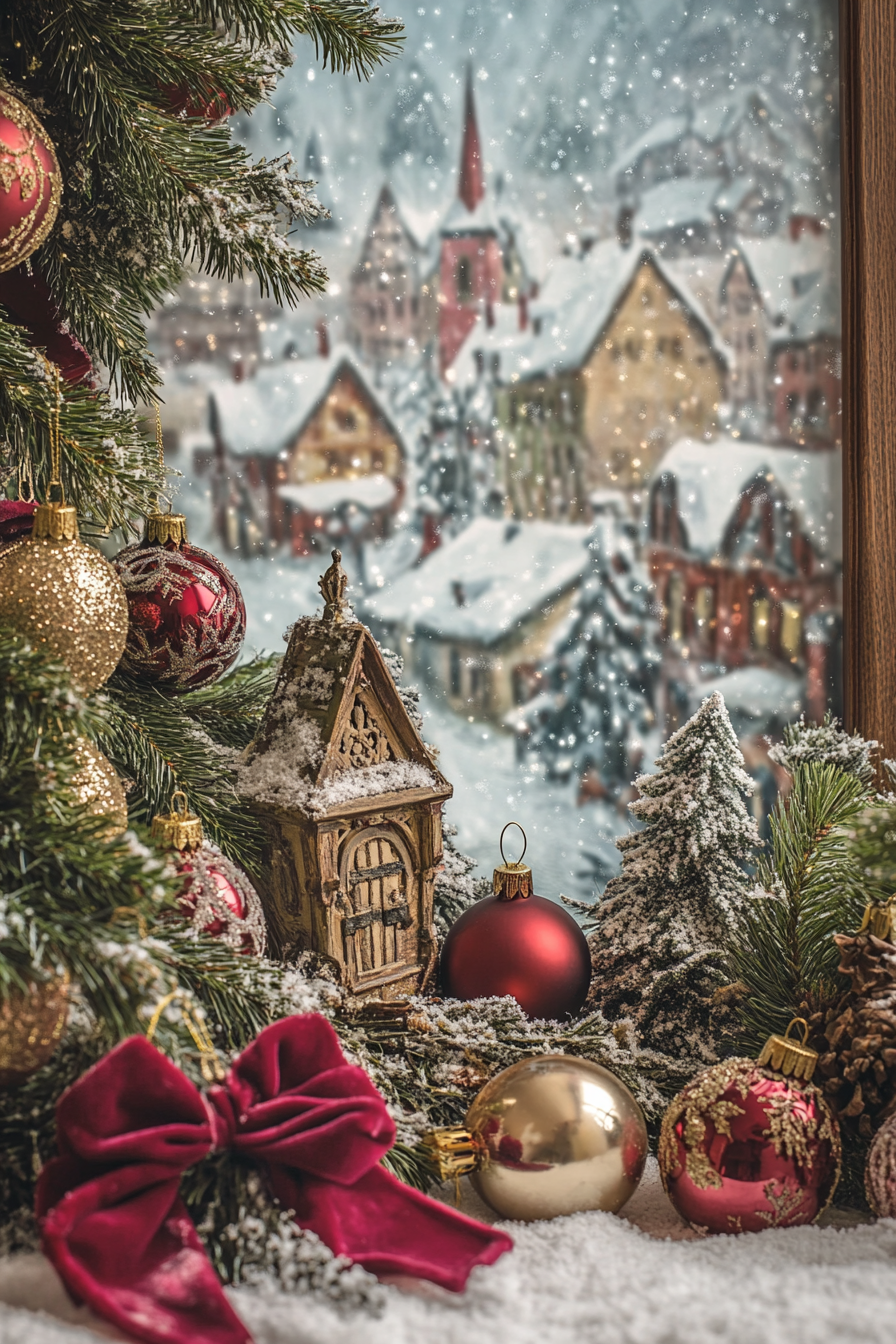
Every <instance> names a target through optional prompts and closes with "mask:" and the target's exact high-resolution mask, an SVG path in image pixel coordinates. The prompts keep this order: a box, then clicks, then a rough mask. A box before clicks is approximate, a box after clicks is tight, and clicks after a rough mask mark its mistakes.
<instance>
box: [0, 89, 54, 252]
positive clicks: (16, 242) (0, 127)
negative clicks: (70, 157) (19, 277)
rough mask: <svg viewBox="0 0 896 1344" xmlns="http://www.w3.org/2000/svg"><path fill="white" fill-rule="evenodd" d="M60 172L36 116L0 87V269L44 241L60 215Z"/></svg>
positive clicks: (51, 147) (34, 249)
mask: <svg viewBox="0 0 896 1344" xmlns="http://www.w3.org/2000/svg"><path fill="white" fill-rule="evenodd" d="M61 200H62V173H61V172H60V171H59V160H58V159H57V158H56V150H55V148H54V146H53V142H52V140H51V139H50V137H49V136H48V135H47V132H46V131H45V130H44V128H43V126H42V125H41V123H40V122H39V121H38V119H37V117H36V116H35V115H34V113H33V112H32V111H31V109H30V108H28V107H26V106H25V104H24V103H20V102H19V100H18V98H14V97H13V96H12V94H11V93H7V92H6V91H5V90H3V89H0V271H10V270H12V268H13V267H14V266H18V265H20V264H21V262H23V261H25V260H26V258H27V257H30V256H31V253H32V252H34V251H36V250H37V248H39V247H40V245H41V243H43V242H45V240H46V239H47V237H48V235H49V233H50V230H51V229H52V227H53V225H54V224H55V223H56V216H57V215H58V214H59V203H60V201H61Z"/></svg>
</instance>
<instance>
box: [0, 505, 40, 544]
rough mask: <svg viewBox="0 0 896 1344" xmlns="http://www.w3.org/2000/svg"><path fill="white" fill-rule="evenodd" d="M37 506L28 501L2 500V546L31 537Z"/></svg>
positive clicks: (0, 521) (0, 511)
mask: <svg viewBox="0 0 896 1344" xmlns="http://www.w3.org/2000/svg"><path fill="white" fill-rule="evenodd" d="M36 510H37V505H36V504H33V503H30V502H29V501H28V500H26V499H0V546H2V545H4V544H5V543H6V542H8V541H18V539H19V537H30V535H31V532H32V529H33V527H34V514H35V512H36Z"/></svg>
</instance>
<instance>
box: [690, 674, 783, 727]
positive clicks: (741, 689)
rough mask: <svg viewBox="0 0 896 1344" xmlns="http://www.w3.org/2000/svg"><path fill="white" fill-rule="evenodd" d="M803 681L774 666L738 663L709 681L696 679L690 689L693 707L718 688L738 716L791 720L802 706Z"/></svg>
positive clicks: (731, 709)
mask: <svg viewBox="0 0 896 1344" xmlns="http://www.w3.org/2000/svg"><path fill="white" fill-rule="evenodd" d="M805 689H806V688H805V683H804V682H803V679H802V677H799V676H796V675H794V673H792V672H783V671H781V670H779V669H777V668H773V667H738V668H736V669H735V670H734V671H733V672H725V673H723V674H722V675H721V676H718V677H713V678H712V679H711V680H710V681H701V682H698V683H697V684H696V685H695V686H694V688H693V690H692V693H691V701H692V704H693V705H694V707H695V708H696V707H697V706H698V705H699V703H700V701H702V700H704V699H705V698H706V696H708V695H712V694H713V693H714V692H715V691H718V692H719V693H720V694H721V696H722V698H723V699H724V701H725V704H726V706H727V708H728V710H729V712H731V713H733V714H735V713H736V714H737V715H738V716H739V717H743V716H747V717H749V718H755V719H762V720H765V721H768V720H770V719H775V718H777V719H781V720H788V721H789V720H791V719H795V718H798V717H799V715H800V713H801V712H802V710H803V697H804V694H805Z"/></svg>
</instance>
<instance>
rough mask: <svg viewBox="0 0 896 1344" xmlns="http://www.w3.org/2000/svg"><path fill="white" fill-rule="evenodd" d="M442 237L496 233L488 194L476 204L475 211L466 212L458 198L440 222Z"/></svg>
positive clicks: (491, 202)
mask: <svg viewBox="0 0 896 1344" xmlns="http://www.w3.org/2000/svg"><path fill="white" fill-rule="evenodd" d="M441 231H442V236H443V237H445V236H446V235H449V236H455V235H457V234H459V233H497V232H498V217H497V215H496V214H495V207H494V202H493V201H492V198H491V195H490V194H489V192H486V193H485V195H484V196H483V197H482V199H481V200H479V201H477V202H476V209H475V210H468V209H467V207H466V206H465V205H464V203H463V201H462V200H461V199H460V197H459V196H458V197H457V198H456V199H455V200H454V201H453V202H452V204H451V206H450V208H449V210H448V213H447V215H446V216H445V218H444V220H443V221H442V230H441Z"/></svg>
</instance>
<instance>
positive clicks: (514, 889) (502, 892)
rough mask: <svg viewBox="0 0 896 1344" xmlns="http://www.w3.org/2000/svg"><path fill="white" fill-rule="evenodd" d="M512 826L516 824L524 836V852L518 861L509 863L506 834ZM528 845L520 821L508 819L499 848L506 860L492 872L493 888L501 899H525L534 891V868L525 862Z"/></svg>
mask: <svg viewBox="0 0 896 1344" xmlns="http://www.w3.org/2000/svg"><path fill="white" fill-rule="evenodd" d="M511 826H516V828H517V830H518V831H519V832H520V833H521V834H522V837H523V852H522V854H521V855H520V856H519V858H518V859H517V861H516V863H508V862H507V856H506V855H505V853H504V836H505V835H506V833H507V831H508V830H509V829H510V827H511ZM527 845H528V841H527V839H526V832H525V831H524V830H523V828H522V826H521V825H520V824H519V822H518V821H508V823H507V825H506V826H505V827H504V830H503V831H502V832H501V839H500V840H499V841H498V848H499V849H500V850H501V858H502V859H503V860H504V862H503V863H502V864H500V865H499V866H498V867H497V868H496V869H495V870H494V873H493V874H492V890H493V891H494V893H495V895H496V896H497V897H498V899H499V900H500V901H516V900H520V901H525V900H528V898H529V897H530V896H531V895H532V893H533V887H532V869H531V868H530V867H529V865H528V864H527V863H523V859H524V858H525V855H526V847H527Z"/></svg>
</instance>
